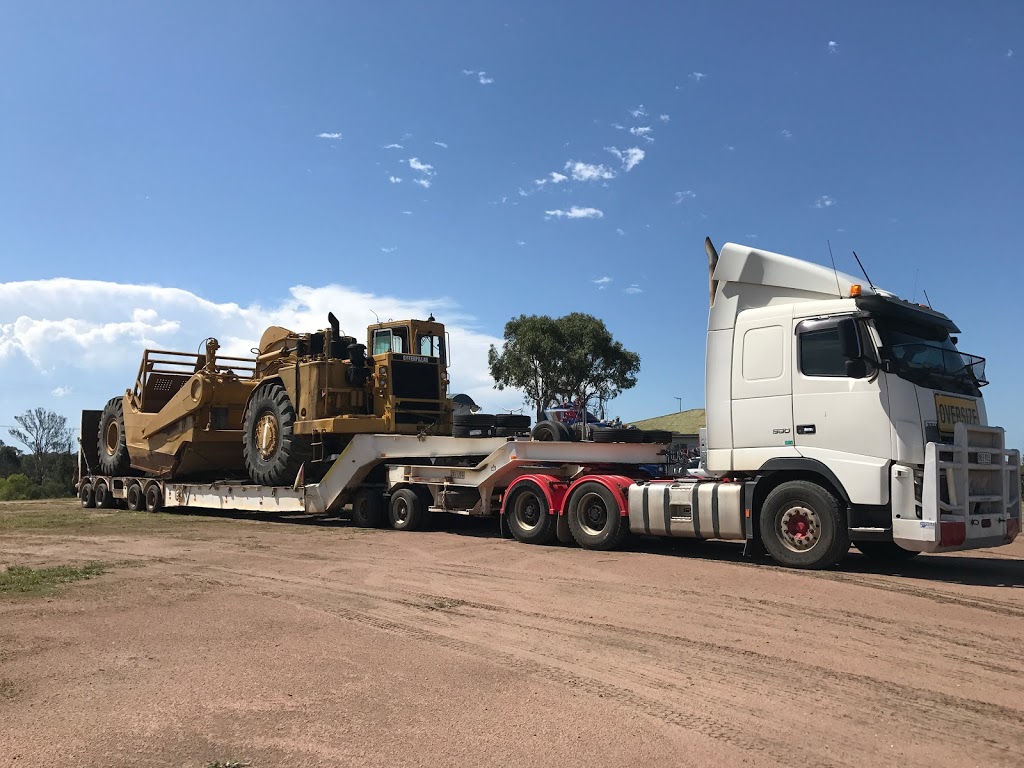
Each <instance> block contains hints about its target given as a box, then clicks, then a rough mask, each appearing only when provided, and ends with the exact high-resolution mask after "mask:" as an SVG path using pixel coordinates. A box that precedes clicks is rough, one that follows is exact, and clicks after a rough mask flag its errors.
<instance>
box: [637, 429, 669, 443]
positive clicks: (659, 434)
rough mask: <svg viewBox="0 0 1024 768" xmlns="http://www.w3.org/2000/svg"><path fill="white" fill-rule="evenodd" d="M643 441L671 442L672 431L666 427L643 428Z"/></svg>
mask: <svg viewBox="0 0 1024 768" xmlns="http://www.w3.org/2000/svg"><path fill="white" fill-rule="evenodd" d="M643 441H644V442H645V443H658V444H660V445H668V444H669V443H671V442H672V433H671V432H669V431H668V430H667V429H645V430H643Z"/></svg>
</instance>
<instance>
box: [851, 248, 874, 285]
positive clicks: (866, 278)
mask: <svg viewBox="0 0 1024 768" xmlns="http://www.w3.org/2000/svg"><path fill="white" fill-rule="evenodd" d="M853 258H855V259H856V260H857V266H858V267H860V271H861V272H863V273H864V279H865V280H867V281H868V286H869V287H870V288H871V290H872V291H873V290H875V284H874V283H872V282H871V278H870V277H868V271H867V270H866V269H864V265H863V264H861V263H860V256H858V255H857V252H856V251H854V252H853Z"/></svg>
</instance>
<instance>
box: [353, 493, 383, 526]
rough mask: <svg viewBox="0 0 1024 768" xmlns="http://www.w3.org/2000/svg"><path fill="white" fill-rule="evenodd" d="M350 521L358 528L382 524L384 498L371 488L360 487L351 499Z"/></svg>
mask: <svg viewBox="0 0 1024 768" xmlns="http://www.w3.org/2000/svg"><path fill="white" fill-rule="evenodd" d="M352 522H353V523H354V524H355V525H357V526H358V527H360V528H380V527H381V526H382V525H384V498H383V496H381V493H380V491H377V490H375V489H373V488H360V489H359V491H357V492H356V495H355V498H353V499H352Z"/></svg>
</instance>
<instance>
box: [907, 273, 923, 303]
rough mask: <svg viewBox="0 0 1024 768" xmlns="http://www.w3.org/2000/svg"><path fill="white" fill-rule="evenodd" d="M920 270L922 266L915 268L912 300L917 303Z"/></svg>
mask: <svg viewBox="0 0 1024 768" xmlns="http://www.w3.org/2000/svg"><path fill="white" fill-rule="evenodd" d="M920 272H921V269H920V267H919V268H918V269H915V270H914V298H912V299H911V300H910V301H911V302H912V303H914V304H917V276H918V275H919V274H920Z"/></svg>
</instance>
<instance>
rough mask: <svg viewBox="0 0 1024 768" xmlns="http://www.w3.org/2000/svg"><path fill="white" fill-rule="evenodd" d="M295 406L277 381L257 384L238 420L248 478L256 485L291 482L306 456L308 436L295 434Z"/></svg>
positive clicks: (308, 453)
mask: <svg viewBox="0 0 1024 768" xmlns="http://www.w3.org/2000/svg"><path fill="white" fill-rule="evenodd" d="M295 421H296V418H295V408H294V406H292V402H291V400H290V399H289V398H288V393H287V392H286V391H285V389H284V387H283V386H281V383H280V382H277V381H271V382H269V383H267V384H261V385H260V386H259V387H258V388H257V389H256V391H255V392H254V393H253V395H252V398H251V399H250V400H249V405H248V406H246V408H245V417H244V418H243V420H242V430H243V435H242V452H243V453H244V454H245V466H246V468H247V469H248V470H249V477H251V478H252V480H253V482H256V483H259V484H260V485H291V484H292V483H293V482H295V476H296V475H297V474H298V473H299V468H300V467H301V466H302V465H303V464H304V463H305V462H306V461H308V460H309V459H310V457H311V456H312V455H313V454H312V449H311V447H310V442H309V438H307V437H305V436H304V435H296V434H295V431H294V430H295Z"/></svg>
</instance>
